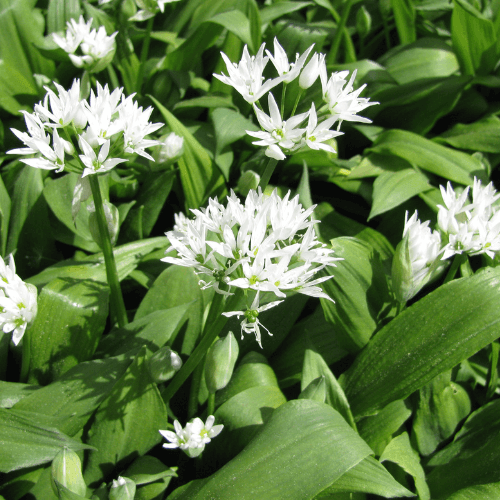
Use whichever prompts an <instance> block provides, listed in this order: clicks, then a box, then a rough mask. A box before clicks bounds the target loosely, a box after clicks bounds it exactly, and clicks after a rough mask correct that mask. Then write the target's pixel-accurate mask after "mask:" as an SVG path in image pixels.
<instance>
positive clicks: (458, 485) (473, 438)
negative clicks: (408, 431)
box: [428, 399, 500, 500]
mask: <svg viewBox="0 0 500 500" xmlns="http://www.w3.org/2000/svg"><path fill="white" fill-rule="evenodd" d="M499 409H500V400H498V399H497V400H495V401H492V402H491V403H489V404H487V405H485V406H483V407H481V408H479V409H478V410H476V411H475V412H474V413H472V414H471V415H470V417H469V418H468V419H467V420H466V422H465V424H464V425H463V427H462V429H461V430H460V431H459V432H458V434H457V435H456V436H455V438H454V440H453V442H452V443H450V444H449V445H448V446H447V447H446V448H444V449H443V450H441V451H439V452H438V453H436V455H434V457H433V458H432V459H431V460H430V461H429V466H430V467H431V468H432V472H431V473H430V474H429V476H428V483H429V487H430V489H431V493H432V498H433V499H434V498H435V499H436V500H438V499H445V498H449V496H450V495H451V494H452V493H454V492H458V491H459V490H461V489H464V488H469V487H471V486H476V485H486V484H487V483H498V482H499V481H500V471H499V469H498V461H499V453H500V433H499V430H500V412H499ZM479 491H480V490H479ZM458 498H460V497H458ZM468 498H474V497H468ZM485 498H487V497H485Z"/></svg>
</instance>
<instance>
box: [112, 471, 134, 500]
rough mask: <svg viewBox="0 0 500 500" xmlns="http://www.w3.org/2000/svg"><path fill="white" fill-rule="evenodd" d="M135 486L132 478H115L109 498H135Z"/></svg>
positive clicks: (117, 499) (116, 499) (113, 499)
mask: <svg viewBox="0 0 500 500" xmlns="http://www.w3.org/2000/svg"><path fill="white" fill-rule="evenodd" d="M135 488H136V486H135V483H134V481H132V479H129V478H128V477H121V476H119V477H118V479H116V480H113V484H112V485H111V489H110V490H109V500H134V497H135Z"/></svg>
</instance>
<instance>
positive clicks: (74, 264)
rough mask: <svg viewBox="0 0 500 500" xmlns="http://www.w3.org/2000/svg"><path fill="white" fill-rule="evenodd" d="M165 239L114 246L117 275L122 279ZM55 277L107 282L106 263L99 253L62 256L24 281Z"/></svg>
mask: <svg viewBox="0 0 500 500" xmlns="http://www.w3.org/2000/svg"><path fill="white" fill-rule="evenodd" d="M168 244H169V243H168V240H167V238H165V237H164V236H161V237H158V238H148V239H145V240H142V241H134V242H132V243H127V244H126V245H122V246H119V247H115V248H114V249H113V253H114V256H115V261H116V267H117V270H118V278H119V279H120V281H121V280H123V279H124V278H125V277H127V276H128V275H129V274H130V273H131V272H132V271H133V270H134V269H135V268H136V267H137V266H138V265H139V263H140V262H141V260H142V259H143V258H144V257H145V256H146V255H148V254H149V253H151V252H153V251H154V250H158V249H162V248H166V247H167V246H168ZM56 278H61V279H73V280H85V279H91V280H94V281H102V282H103V283H107V279H106V266H105V264H104V256H103V254H102V253H98V254H95V255H89V256H88V257H85V258H84V259H82V260H62V261H60V262H58V263H57V264H55V265H53V266H50V267H47V268H46V269H44V270H43V271H42V272H41V273H39V274H37V275H35V276H32V277H31V278H28V279H27V280H26V281H27V282H28V283H31V284H32V285H36V286H37V287H39V288H40V287H43V286H45V285H46V284H47V283H49V282H50V281H52V280H55V279H56Z"/></svg>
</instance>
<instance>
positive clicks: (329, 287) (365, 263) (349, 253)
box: [321, 237, 390, 352]
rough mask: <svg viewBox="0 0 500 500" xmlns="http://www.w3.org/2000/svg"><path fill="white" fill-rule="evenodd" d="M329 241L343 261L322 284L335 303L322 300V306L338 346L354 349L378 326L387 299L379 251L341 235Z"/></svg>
mask: <svg viewBox="0 0 500 500" xmlns="http://www.w3.org/2000/svg"><path fill="white" fill-rule="evenodd" d="M331 244H332V248H333V250H335V256H336V257H341V258H343V259H344V260H342V261H340V262H338V263H337V267H336V268H335V269H334V270H333V271H331V274H332V275H334V278H333V279H330V280H327V281H325V282H324V283H323V284H322V287H323V290H324V291H325V292H326V293H327V294H328V295H329V296H330V297H332V299H333V300H335V304H333V303H332V302H330V301H327V300H326V299H321V305H322V307H323V311H324V313H325V318H326V319H327V321H329V322H330V323H332V325H333V329H334V331H335V334H336V335H337V336H338V338H339V345H340V347H343V348H345V349H347V350H349V351H351V352H357V351H359V350H360V349H361V348H362V347H363V346H365V345H366V344H367V343H368V341H369V340H370V337H371V336H372V335H373V333H374V332H375V330H376V329H377V328H378V316H379V314H380V313H381V311H382V310H383V309H384V307H385V305H387V304H388V303H389V302H390V296H389V288H388V284H387V281H386V277H385V271H384V267H383V265H382V263H381V260H380V256H379V254H378V252H376V251H375V250H374V249H373V248H372V247H371V246H370V245H368V244H367V243H365V242H363V241H361V240H358V239H356V238H348V237H341V238H335V239H333V240H331ZM328 272H329V273H330V271H328ZM322 273H325V271H322Z"/></svg>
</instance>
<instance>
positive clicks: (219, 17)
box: [208, 10, 259, 53]
mask: <svg viewBox="0 0 500 500" xmlns="http://www.w3.org/2000/svg"><path fill="white" fill-rule="evenodd" d="M208 21H209V22H211V23H215V24H219V25H221V26H223V27H224V28H226V29H227V30H229V31H231V32H232V33H234V34H235V35H236V36H237V37H238V38H239V39H240V40H241V41H242V42H243V43H246V44H247V45H248V47H249V49H250V52H252V53H255V52H257V50H258V49H259V48H258V47H255V46H254V42H253V38H252V34H251V31H250V21H249V19H248V17H247V16H245V14H243V12H241V10H230V11H226V12H221V13H219V14H216V15H215V16H213V17H211V18H210V19H209V20H208Z"/></svg>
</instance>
